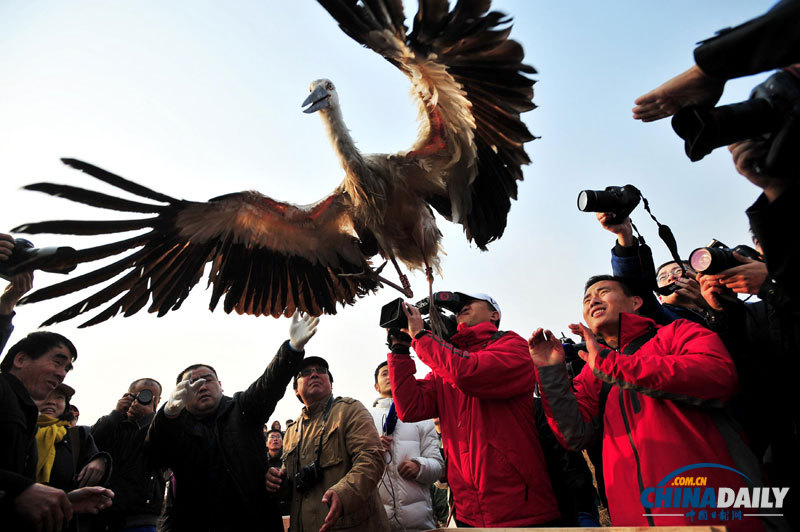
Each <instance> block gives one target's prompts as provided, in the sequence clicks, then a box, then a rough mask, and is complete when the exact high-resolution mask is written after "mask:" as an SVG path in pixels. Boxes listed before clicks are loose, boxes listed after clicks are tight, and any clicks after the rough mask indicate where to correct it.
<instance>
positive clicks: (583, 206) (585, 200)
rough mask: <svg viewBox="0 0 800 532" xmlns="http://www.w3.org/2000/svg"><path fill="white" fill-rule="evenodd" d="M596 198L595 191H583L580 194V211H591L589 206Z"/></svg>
mask: <svg viewBox="0 0 800 532" xmlns="http://www.w3.org/2000/svg"><path fill="white" fill-rule="evenodd" d="M590 194H591V196H590ZM595 198H596V195H595V194H594V190H581V191H580V193H578V210H579V211H583V212H586V211H589V210H591V209H590V205H589V204H590V203H592V200H593V199H595Z"/></svg>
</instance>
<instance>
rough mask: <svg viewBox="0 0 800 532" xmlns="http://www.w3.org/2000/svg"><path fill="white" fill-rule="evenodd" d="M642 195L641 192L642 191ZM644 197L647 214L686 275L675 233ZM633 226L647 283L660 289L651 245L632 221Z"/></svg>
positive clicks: (643, 202) (643, 204) (653, 288)
mask: <svg viewBox="0 0 800 532" xmlns="http://www.w3.org/2000/svg"><path fill="white" fill-rule="evenodd" d="M640 195H641V193H640ZM641 197H642V206H643V207H644V210H646V211H647V214H649V215H650V218H652V219H653V221H654V222H655V223H656V225H657V226H658V236H659V238H661V240H662V241H663V242H664V244H666V245H667V249H669V253H670V255H672V259H673V260H674V261H675V262H676V263H677V264H678V266H680V268H681V272H682V274H683V276H684V277H685V276H686V267H685V266H684V265H683V260H681V257H680V255H679V254H678V243H677V242H676V240H675V235H673V234H672V229H670V228H669V226H668V225H665V224H662V223H661V222H659V221H658V219H656V217H655V216H654V215H653V213H652V211H651V210H650V204H649V203H648V201H647V198H645V197H644V196H641ZM631 227H632V228H633V230H634V231H636V240H637V241H638V242H639V252H638V253H639V263H640V264H641V265H642V274H643V275H644V277H645V279H644V281H645V283H646V284H647V285H648V286H650V287H651V289H652V290H654V291H658V281H656V267H655V264H654V263H653V252H652V251H651V250H650V246H648V245H647V244H646V243H645V241H644V237H643V236H642V234H641V233H640V232H639V230H638V229H637V228H636V226H635V225H634V224H633V221H631Z"/></svg>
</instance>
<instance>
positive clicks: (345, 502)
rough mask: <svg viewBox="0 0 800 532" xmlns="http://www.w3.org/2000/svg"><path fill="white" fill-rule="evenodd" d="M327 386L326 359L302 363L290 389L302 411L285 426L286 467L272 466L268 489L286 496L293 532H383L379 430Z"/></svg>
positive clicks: (353, 404)
mask: <svg viewBox="0 0 800 532" xmlns="http://www.w3.org/2000/svg"><path fill="white" fill-rule="evenodd" d="M332 382H333V377H332V376H331V374H330V371H329V369H328V363H327V362H326V361H325V360H324V359H322V358H320V357H308V358H306V359H305V360H304V361H303V363H302V365H301V367H300V371H299V372H298V374H297V376H296V377H295V379H294V389H295V394H296V395H297V397H298V398H299V399H300V401H302V402H303V404H304V405H305V408H303V413H302V415H301V416H300V417H299V418H298V419H297V421H296V422H295V423H293V424H291V425H289V426H288V427H287V428H286V435H285V437H284V440H283V469H280V470H279V469H277V468H270V470H269V472H268V473H267V482H266V484H267V490H268V491H270V492H272V493H275V492H277V493H278V494H279V496H280V497H282V498H289V500H290V504H291V522H290V525H289V528H290V529H291V530H292V532H318V531H319V532H327V531H329V530H336V529H343V528H346V529H352V530H359V531H360V532H388V531H389V522H388V520H387V518H386V512H385V511H384V509H383V504H382V503H381V500H380V498H379V496H378V490H377V486H378V482H380V480H381V477H382V476H383V471H384V468H385V467H386V466H385V462H384V458H383V448H382V447H381V442H380V438H379V437H378V431H377V430H376V429H375V424H374V422H373V421H372V416H371V415H370V413H369V412H368V411H367V409H366V408H364V405H362V404H361V403H360V402H358V401H356V400H355V399H350V398H349V397H336V398H334V397H333V393H332V387H331V385H332ZM298 472H300V475H299V476H298ZM287 478H288V479H289V480H286V479H287ZM281 487H282V489H280V490H279V488H281Z"/></svg>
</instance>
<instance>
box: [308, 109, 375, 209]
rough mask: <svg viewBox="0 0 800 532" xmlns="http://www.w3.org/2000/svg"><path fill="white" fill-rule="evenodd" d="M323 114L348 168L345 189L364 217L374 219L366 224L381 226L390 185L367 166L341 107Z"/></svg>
mask: <svg viewBox="0 0 800 532" xmlns="http://www.w3.org/2000/svg"><path fill="white" fill-rule="evenodd" d="M321 114H322V121H323V122H324V124H325V128H326V129H327V131H328V136H329V137H330V139H331V143H332V144H333V148H334V150H335V151H336V155H338V156H339V162H340V163H341V165H342V168H344V171H345V178H344V188H345V190H346V191H347V193H348V194H349V195H350V199H351V201H352V202H353V206H354V207H356V209H357V210H358V211H359V212H360V213H361V215H362V216H366V217H369V218H372V220H365V221H366V222H367V223H377V222H379V221H380V220H381V219H382V218H383V212H384V210H385V201H386V197H387V195H388V194H387V186H388V185H387V183H386V182H385V180H384V179H382V176H380V175H377V174H376V172H374V171H373V169H372V168H370V167H369V166H368V165H367V161H366V160H365V158H364V156H362V155H361V152H360V151H358V148H356V143H355V142H354V141H353V138H352V137H351V136H350V131H349V130H348V129H347V126H346V125H345V123H344V120H343V119H342V112H341V110H340V109H339V107H338V106H332V107H329V108H327V109H324V110H323V111H322V113H321Z"/></svg>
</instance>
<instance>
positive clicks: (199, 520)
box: [145, 312, 319, 532]
mask: <svg viewBox="0 0 800 532" xmlns="http://www.w3.org/2000/svg"><path fill="white" fill-rule="evenodd" d="M300 314H301V313H299V312H297V313H295V314H294V316H293V317H292V323H291V326H290V328H289V336H290V339H289V340H288V341H286V342H284V343H283V344H282V345H281V347H280V349H279V350H278V353H277V354H276V355H275V357H274V358H273V359H272V361H271V362H270V364H269V365H268V366H267V368H266V370H265V371H264V373H263V374H262V375H261V376H260V377H258V378H257V379H256V380H255V382H253V384H251V385H250V387H249V388H247V390H245V391H243V392H237V393H235V394H234V395H233V397H228V396H226V395H223V392H222V384H221V382H220V381H219V378H218V377H217V372H216V371H215V370H214V368H212V367H211V366H209V365H208V364H193V365H191V366H189V367H188V368H186V369H185V370H183V371H182V372H181V373H180V374H178V378H177V381H176V382H177V386H176V388H175V390H174V391H173V392H172V393H171V394H170V396H169V399H168V400H167V403H166V405H164V406H163V407H162V408H161V409H160V410H159V411H158V413H157V414H156V416H155V418H154V420H153V423H152V424H151V425H150V430H149V432H148V434H147V438H146V440H145V452H147V453H149V455H150V456H151V457H153V459H154V460H156V462H155V464H154V465H156V466H159V467H169V468H171V469H172V472H173V475H174V478H175V481H174V484H173V488H174V501H173V505H172V506H171V508H170V519H171V521H172V522H173V523H174V526H175V527H176V528H177V529H178V530H203V531H213V532H233V531H239V530H264V529H266V530H281V529H282V519H281V514H280V511H279V509H278V504H277V501H275V500H274V498H272V497H270V496H269V495H268V494H267V492H266V489H265V487H264V475H265V474H266V471H267V453H266V452H265V451H264V423H266V422H267V421H268V420H269V416H270V415H271V414H272V412H273V411H274V409H275V405H276V404H277V402H278V401H279V400H280V399H281V398H282V397H283V395H284V393H285V392H286V387H287V386H288V384H289V381H290V380H291V378H292V377H293V376H294V375H296V374H297V372H298V371H299V367H300V364H301V362H302V360H303V356H304V355H305V351H303V347H304V346H305V345H306V343H307V342H308V341H309V340H310V339H311V337H312V336H313V335H314V333H315V332H316V328H317V324H318V323H319V318H313V317H311V316H308V315H304V316H302V317H300Z"/></svg>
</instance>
